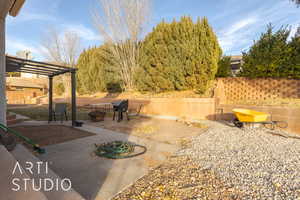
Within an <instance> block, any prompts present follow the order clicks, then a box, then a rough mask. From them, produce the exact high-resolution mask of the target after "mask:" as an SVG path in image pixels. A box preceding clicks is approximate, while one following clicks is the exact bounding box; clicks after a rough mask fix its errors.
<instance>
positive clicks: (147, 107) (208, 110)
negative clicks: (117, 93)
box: [129, 98, 215, 120]
mask: <svg viewBox="0 0 300 200" xmlns="http://www.w3.org/2000/svg"><path fill="white" fill-rule="evenodd" d="M129 102H130V107H135V108H136V107H138V105H140V104H143V108H142V111H141V113H142V114H146V115H159V116H170V117H176V118H187V119H210V120H214V119H215V118H214V117H215V115H214V113H215V99H214V98H180V99H179V98H178V99H177V98H172V99H169V98H152V99H133V100H130V101H129Z"/></svg>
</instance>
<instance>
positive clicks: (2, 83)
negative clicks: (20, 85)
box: [0, 17, 6, 125]
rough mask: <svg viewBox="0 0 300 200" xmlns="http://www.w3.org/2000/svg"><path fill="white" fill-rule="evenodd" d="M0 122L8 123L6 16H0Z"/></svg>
mask: <svg viewBox="0 0 300 200" xmlns="http://www.w3.org/2000/svg"><path fill="white" fill-rule="evenodd" d="M0 123H1V124H3V125H6V63H5V17H0Z"/></svg>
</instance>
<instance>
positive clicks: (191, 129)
mask: <svg viewBox="0 0 300 200" xmlns="http://www.w3.org/2000/svg"><path fill="white" fill-rule="evenodd" d="M88 124H91V125H93V126H97V127H101V128H105V129H109V130H113V131H116V132H121V133H126V134H129V135H134V136H138V137H142V138H146V139H150V140H154V141H159V142H163V143H167V144H174V145H184V143H186V140H187V138H190V137H192V136H196V135H199V134H201V133H202V132H203V131H204V130H205V129H206V128H207V127H206V126H204V125H202V124H197V125H194V126H192V125H190V126H188V125H187V124H185V123H183V122H177V121H174V120H165V119H155V118H148V117H134V118H133V117H130V120H129V121H127V119H126V117H125V120H123V121H121V122H120V123H118V122H116V121H113V120H112V118H111V117H107V118H105V120H104V121H103V122H88Z"/></svg>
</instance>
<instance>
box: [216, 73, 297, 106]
mask: <svg viewBox="0 0 300 200" xmlns="http://www.w3.org/2000/svg"><path fill="white" fill-rule="evenodd" d="M215 94H216V96H217V97H218V98H219V99H220V102H221V103H224V104H228V103H230V104H236V103H242V102H244V103H246V102H248V101H252V102H255V101H266V100H275V99H300V79H284V78H256V79H250V78H243V77H234V78H219V79H218V80H217V88H216V90H215Z"/></svg>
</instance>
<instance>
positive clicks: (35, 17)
mask: <svg viewBox="0 0 300 200" xmlns="http://www.w3.org/2000/svg"><path fill="white" fill-rule="evenodd" d="M7 21H8V23H7V24H8V25H14V24H17V23H24V22H29V21H47V22H54V21H56V18H55V17H54V16H51V15H47V14H42V13H31V12H21V13H20V14H19V15H18V17H17V18H14V17H8V20H7Z"/></svg>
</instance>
